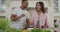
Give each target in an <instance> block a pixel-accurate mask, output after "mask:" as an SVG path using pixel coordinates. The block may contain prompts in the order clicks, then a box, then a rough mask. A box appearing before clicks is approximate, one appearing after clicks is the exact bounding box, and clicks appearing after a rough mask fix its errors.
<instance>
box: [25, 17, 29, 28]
mask: <svg viewBox="0 0 60 32" xmlns="http://www.w3.org/2000/svg"><path fill="white" fill-rule="evenodd" d="M28 27H29V19H28V18H27V19H26V26H25V29H27V28H28Z"/></svg>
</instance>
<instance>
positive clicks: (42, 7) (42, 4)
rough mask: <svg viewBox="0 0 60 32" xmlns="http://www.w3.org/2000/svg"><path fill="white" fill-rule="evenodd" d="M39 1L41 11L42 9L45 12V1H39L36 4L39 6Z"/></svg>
mask: <svg viewBox="0 0 60 32" xmlns="http://www.w3.org/2000/svg"><path fill="white" fill-rule="evenodd" d="M38 3H39V4H40V6H41V11H42V12H43V13H45V9H44V3H43V2H37V3H36V6H37V4H38Z"/></svg>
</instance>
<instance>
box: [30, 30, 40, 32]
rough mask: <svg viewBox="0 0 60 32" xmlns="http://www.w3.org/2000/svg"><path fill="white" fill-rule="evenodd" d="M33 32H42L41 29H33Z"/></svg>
mask: <svg viewBox="0 0 60 32" xmlns="http://www.w3.org/2000/svg"><path fill="white" fill-rule="evenodd" d="M31 32H41V29H32V30H31Z"/></svg>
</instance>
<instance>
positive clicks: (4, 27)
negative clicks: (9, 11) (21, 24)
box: [0, 18, 10, 32]
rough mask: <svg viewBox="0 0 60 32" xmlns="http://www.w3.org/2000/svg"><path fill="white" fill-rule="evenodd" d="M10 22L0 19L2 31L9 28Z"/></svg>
mask: <svg viewBox="0 0 60 32" xmlns="http://www.w3.org/2000/svg"><path fill="white" fill-rule="evenodd" d="M9 24H10V21H9V20H8V19H6V18H0V30H2V31H4V32H5V30H7V29H8V28H9Z"/></svg>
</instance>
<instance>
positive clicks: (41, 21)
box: [31, 2, 48, 28]
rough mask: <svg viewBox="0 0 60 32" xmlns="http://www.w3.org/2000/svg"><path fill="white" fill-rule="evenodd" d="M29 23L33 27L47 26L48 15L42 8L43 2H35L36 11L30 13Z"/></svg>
mask: <svg viewBox="0 0 60 32" xmlns="http://www.w3.org/2000/svg"><path fill="white" fill-rule="evenodd" d="M31 24H33V26H34V28H36V27H38V28H47V27H48V15H47V13H45V10H44V3H43V2H37V3H36V11H35V12H34V13H33V14H32V18H31Z"/></svg>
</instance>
